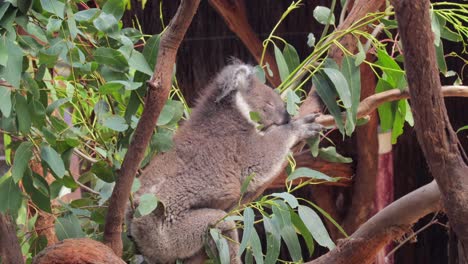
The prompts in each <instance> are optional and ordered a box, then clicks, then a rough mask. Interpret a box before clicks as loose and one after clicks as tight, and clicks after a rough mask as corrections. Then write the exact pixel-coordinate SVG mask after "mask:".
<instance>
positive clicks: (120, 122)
mask: <svg viewBox="0 0 468 264" xmlns="http://www.w3.org/2000/svg"><path fill="white" fill-rule="evenodd" d="M102 125H103V126H105V127H107V128H110V129H112V130H114V131H117V132H124V131H125V130H127V129H128V124H127V123H126V122H125V119H124V118H123V117H121V116H118V115H112V116H109V117H107V118H105V119H104V121H103V122H102Z"/></svg>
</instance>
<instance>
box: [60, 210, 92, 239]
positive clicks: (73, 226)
mask: <svg viewBox="0 0 468 264" xmlns="http://www.w3.org/2000/svg"><path fill="white" fill-rule="evenodd" d="M55 234H56V235H57V238H58V239H59V240H60V241H61V240H64V239H67V238H79V237H85V233H84V232H83V230H82V229H81V223H80V220H78V217H76V215H74V214H72V213H69V214H67V215H65V216H63V217H59V218H57V220H56V221H55Z"/></svg>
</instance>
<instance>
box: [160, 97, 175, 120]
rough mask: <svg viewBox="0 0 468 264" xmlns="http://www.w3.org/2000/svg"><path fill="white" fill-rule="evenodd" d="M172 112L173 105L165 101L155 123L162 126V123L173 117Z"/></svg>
mask: <svg viewBox="0 0 468 264" xmlns="http://www.w3.org/2000/svg"><path fill="white" fill-rule="evenodd" d="M174 114H175V108H174V106H172V105H170V104H168V103H167V102H166V104H165V105H164V107H163V109H162V111H161V114H159V117H158V122H157V123H156V125H158V126H164V125H167V124H169V123H170V122H171V120H172V118H173V117H174Z"/></svg>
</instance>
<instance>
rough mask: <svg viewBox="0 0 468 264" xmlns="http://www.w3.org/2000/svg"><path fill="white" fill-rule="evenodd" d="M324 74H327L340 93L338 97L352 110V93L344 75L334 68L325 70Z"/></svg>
mask: <svg viewBox="0 0 468 264" xmlns="http://www.w3.org/2000/svg"><path fill="white" fill-rule="evenodd" d="M323 72H324V73H325V74H326V76H327V77H328V79H330V81H331V83H332V84H333V86H334V88H335V90H336V91H337V92H338V96H339V97H340V99H341V101H342V102H343V105H344V107H345V108H350V107H351V105H352V103H351V92H350V90H349V85H348V82H347V81H346V78H345V77H344V76H343V74H342V73H341V72H340V71H339V70H336V69H332V68H324V69H323Z"/></svg>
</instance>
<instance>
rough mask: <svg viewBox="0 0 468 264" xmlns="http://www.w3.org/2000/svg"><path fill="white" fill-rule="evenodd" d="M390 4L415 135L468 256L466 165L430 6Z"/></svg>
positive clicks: (421, 1)
mask: <svg viewBox="0 0 468 264" xmlns="http://www.w3.org/2000/svg"><path fill="white" fill-rule="evenodd" d="M393 5H394V7H395V15H396V17H397V20H398V30H399V33H400V36H401V40H402V44H403V50H404V55H405V61H404V65H405V70H406V76H407V80H408V85H409V93H410V98H411V99H412V100H411V109H412V111H413V116H414V123H415V130H416V136H417V138H418V141H419V144H420V145H421V149H422V151H423V153H424V157H425V158H426V161H427V165H428V166H429V169H430V171H431V173H432V175H433V177H434V178H435V180H436V181H437V183H438V184H439V188H440V190H441V193H442V200H443V203H444V208H445V210H446V212H447V216H448V219H449V221H450V225H451V226H452V227H453V230H454V231H455V233H456V234H457V237H458V239H459V241H460V242H461V250H462V251H461V252H460V253H462V254H463V255H464V256H465V257H468V177H467V175H468V166H467V164H466V162H467V160H466V159H465V160H464V157H466V155H465V153H464V151H463V149H461V148H460V142H459V141H458V138H457V135H456V133H455V131H454V130H453V128H452V126H451V125H450V120H449V118H448V115H447V110H446V108H445V103H444V99H443V96H442V93H443V92H442V91H443V90H441V84H440V79H439V70H438V68H437V60H436V51H435V47H434V34H433V32H432V30H431V15H430V12H429V11H430V2H429V1H428V0H419V1H396V0H395V1H393ZM415 32H417V34H415ZM464 262H468V259H465V260H464Z"/></svg>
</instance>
